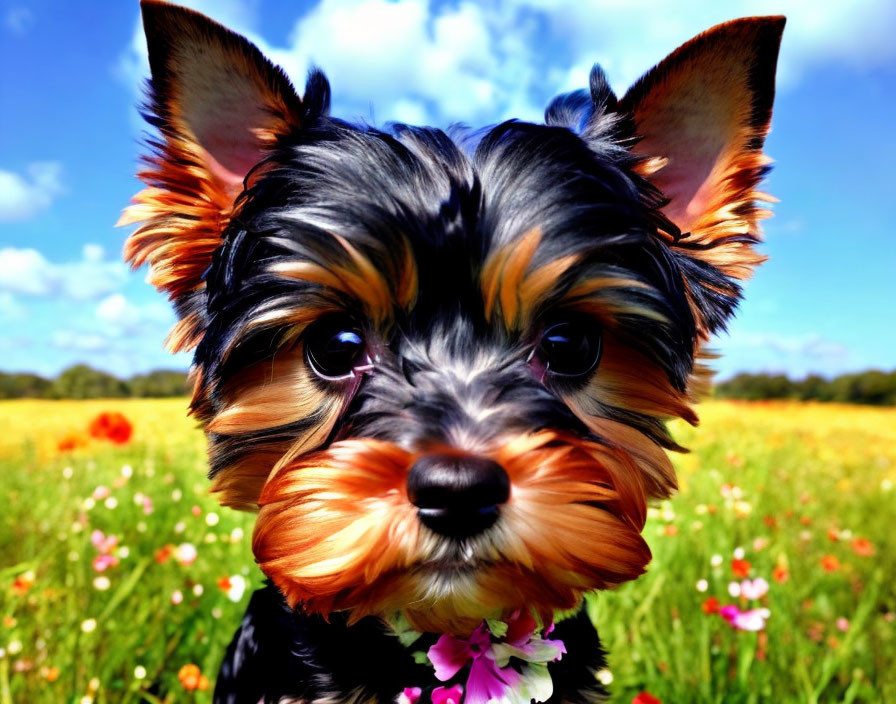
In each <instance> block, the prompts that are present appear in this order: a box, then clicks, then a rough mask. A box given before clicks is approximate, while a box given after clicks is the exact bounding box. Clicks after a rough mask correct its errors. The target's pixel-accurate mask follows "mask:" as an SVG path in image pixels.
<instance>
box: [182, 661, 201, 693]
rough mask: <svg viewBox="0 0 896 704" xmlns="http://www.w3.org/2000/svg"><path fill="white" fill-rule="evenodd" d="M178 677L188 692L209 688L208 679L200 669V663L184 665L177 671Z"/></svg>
mask: <svg viewBox="0 0 896 704" xmlns="http://www.w3.org/2000/svg"><path fill="white" fill-rule="evenodd" d="M177 679H179V680H180V683H181V684H182V685H183V688H184V689H186V690H187V691H188V692H192V691H194V690H197V689H199V690H205V689H208V680H207V679H206V677H205V675H203V674H202V672H200V670H199V666H198V665H193V664H192V663H191V664H189V665H184V666H183V667H182V668H180V670H178V671H177Z"/></svg>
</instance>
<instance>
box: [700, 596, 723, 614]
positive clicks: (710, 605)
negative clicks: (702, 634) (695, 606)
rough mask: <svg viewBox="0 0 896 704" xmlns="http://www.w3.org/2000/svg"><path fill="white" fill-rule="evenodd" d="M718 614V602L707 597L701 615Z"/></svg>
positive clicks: (712, 597)
mask: <svg viewBox="0 0 896 704" xmlns="http://www.w3.org/2000/svg"><path fill="white" fill-rule="evenodd" d="M718 612H719V600H718V599H716V598H715V597H714V596H711V597H709V598H708V599H707V600H706V601H704V602H703V613H705V614H717V613H718Z"/></svg>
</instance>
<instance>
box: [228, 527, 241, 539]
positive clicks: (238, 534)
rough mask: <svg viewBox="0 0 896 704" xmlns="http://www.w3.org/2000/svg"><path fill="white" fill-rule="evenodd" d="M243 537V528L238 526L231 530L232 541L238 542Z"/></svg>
mask: <svg viewBox="0 0 896 704" xmlns="http://www.w3.org/2000/svg"><path fill="white" fill-rule="evenodd" d="M242 539H243V529H242V528H240V527H239V526H237V527H236V528H234V529H233V530H232V531H230V542H232V543H238V542H240V541H241V540H242Z"/></svg>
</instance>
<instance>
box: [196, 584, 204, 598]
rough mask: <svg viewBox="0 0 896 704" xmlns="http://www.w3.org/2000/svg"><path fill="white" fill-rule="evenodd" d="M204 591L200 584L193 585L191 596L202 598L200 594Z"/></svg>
mask: <svg viewBox="0 0 896 704" xmlns="http://www.w3.org/2000/svg"><path fill="white" fill-rule="evenodd" d="M204 591H205V587H203V586H202V585H201V584H194V585H193V596H202V593H203V592H204Z"/></svg>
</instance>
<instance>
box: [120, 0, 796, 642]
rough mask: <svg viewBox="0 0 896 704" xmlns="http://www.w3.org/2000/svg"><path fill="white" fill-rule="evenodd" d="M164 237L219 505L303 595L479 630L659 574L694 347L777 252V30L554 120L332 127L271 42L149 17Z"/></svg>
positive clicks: (152, 214) (151, 250)
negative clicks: (658, 545)
mask: <svg viewBox="0 0 896 704" xmlns="http://www.w3.org/2000/svg"><path fill="white" fill-rule="evenodd" d="M143 12H144V24H145V27H146V33H147V39H148V43H149V50H150V64H151V68H152V75H153V77H152V82H151V91H150V100H149V106H148V112H149V119H150V121H151V122H152V123H153V124H154V125H155V126H157V127H158V128H159V130H160V133H161V139H159V140H158V141H157V142H154V143H153V145H152V146H153V148H154V153H153V154H152V155H151V156H150V157H148V158H147V168H146V170H145V171H144V173H143V174H142V178H143V179H144V181H146V183H147V185H148V188H147V189H146V190H144V191H143V192H141V193H140V194H139V195H138V196H137V198H136V199H135V205H134V206H132V207H131V208H130V209H129V210H128V211H127V213H126V215H125V218H123V219H124V220H125V221H127V222H143V223H144V224H143V225H142V226H141V227H140V228H139V229H138V230H137V231H136V232H135V233H134V235H132V236H131V238H130V239H129V241H128V244H127V247H126V256H127V258H128V259H129V260H130V261H131V262H132V263H133V264H135V265H139V264H141V263H143V262H144V261H147V262H149V264H150V267H151V280H152V281H153V283H155V284H156V285H157V286H158V287H159V288H160V289H162V290H164V291H167V292H168V293H169V294H170V295H171V297H172V299H173V301H174V303H175V306H176V308H177V310H178V313H179V314H180V317H181V321H180V323H179V324H178V325H177V327H176V328H175V330H174V331H173V332H172V336H171V338H170V344H171V346H172V348H174V349H180V350H183V349H190V348H194V347H195V371H194V373H195V392H194V399H193V410H194V413H195V414H196V415H197V416H198V417H199V418H200V419H201V421H202V422H203V424H204V426H205V429H206V431H207V434H208V438H209V446H210V457H211V465H212V467H211V474H212V481H213V488H214V490H215V491H217V492H219V495H220V497H221V499H222V502H223V503H225V504H228V505H232V506H235V507H238V508H243V509H250V510H258V509H260V511H259V516H258V521H257V524H256V529H255V535H254V540H253V549H254V552H255V556H256V559H257V560H258V562H259V564H260V566H261V568H262V570H263V571H264V572H265V573H266V574H267V575H268V576H270V577H271V578H272V579H273V581H274V582H275V583H276V584H277V586H278V587H279V588H280V590H281V591H282V592H283V594H284V595H285V597H286V599H287V601H288V602H289V603H290V605H292V606H296V607H301V608H304V609H305V610H307V611H310V612H321V613H329V612H332V611H336V610H350V611H351V612H352V615H353V617H361V616H364V615H368V614H390V613H393V612H403V613H404V614H405V615H406V616H407V617H408V618H409V619H410V620H411V622H412V623H413V624H414V625H415V626H416V627H418V628H420V629H422V630H429V631H437V632H443V631H450V632H455V633H467V632H469V631H470V630H471V629H472V628H473V627H474V626H475V625H476V624H478V623H479V622H480V621H481V619H482V618H485V617H501V616H502V615H505V614H507V613H509V612H510V611H513V610H514V609H518V608H521V607H526V608H533V609H535V610H537V611H539V612H541V613H542V614H543V615H544V616H545V617H546V618H550V614H551V613H552V612H553V611H554V610H555V609H562V608H569V607H572V606H574V605H575V604H576V603H577V601H578V600H579V598H580V597H581V595H582V594H583V593H584V592H585V591H587V590H590V589H594V588H605V587H607V586H611V585H614V584H618V583H620V582H623V581H625V580H629V579H632V578H634V577H636V576H638V575H639V574H641V573H642V572H643V571H644V569H645V566H646V564H647V563H648V561H649V559H650V552H649V550H648V548H647V545H646V543H645V542H644V540H643V538H642V537H641V535H640V531H641V529H642V527H643V524H644V519H645V513H646V502H647V500H649V499H651V498H657V497H665V496H668V495H669V494H670V492H671V491H672V490H673V489H674V488H675V478H674V473H673V470H672V467H671V465H670V463H669V460H668V459H667V457H666V454H665V451H664V449H669V448H674V447H675V444H674V442H673V441H672V440H671V439H670V437H669V436H668V435H667V434H666V432H665V429H664V422H665V420H667V419H669V418H673V417H680V418H684V419H686V420H688V421H690V422H695V421H696V416H695V415H694V413H693V412H692V410H691V409H690V407H689V402H690V401H691V400H692V399H693V397H694V395H695V393H696V391H697V389H696V388H695V385H696V384H699V379H698V377H699V371H700V368H699V365H698V364H697V358H698V356H699V354H700V348H701V345H702V344H703V343H704V342H705V341H706V339H707V338H708V336H709V335H710V334H711V333H712V332H714V331H715V330H717V329H719V328H720V327H721V326H723V325H724V322H725V320H726V319H727V318H728V316H729V315H730V314H731V312H732V310H733V309H734V307H735V305H736V303H737V301H738V298H739V288H738V286H737V284H736V283H735V281H734V280H735V279H739V278H744V277H745V276H747V275H748V274H749V271H750V269H751V267H752V266H753V265H755V264H756V263H758V262H759V261H760V257H759V256H758V255H757V254H756V253H755V252H754V251H753V250H752V245H754V244H755V243H756V242H757V240H758V227H757V220H758V219H759V218H760V217H761V216H762V211H760V210H758V209H757V208H756V207H755V204H754V201H755V200H758V199H761V194H759V193H757V192H756V191H755V187H756V185H757V183H758V182H759V180H760V179H761V177H762V175H763V171H764V168H765V164H766V160H765V159H764V157H763V156H762V153H761V147H762V142H763V138H764V135H765V133H766V130H767V126H768V121H769V117H770V112H771V101H772V95H773V86H774V65H775V58H776V55H777V47H778V42H779V39H780V33H781V29H782V27H783V20H781V19H779V18H756V19H749V20H740V21H736V22H732V23H729V24H727V25H722V26H720V27H718V28H716V29H714V30H711V31H710V32H708V33H706V34H704V35H701V36H700V37H698V38H697V39H695V40H693V41H692V42H690V43H688V44H686V45H685V46H684V47H682V48H681V49H679V50H678V51H677V52H675V53H674V54H673V55H672V56H670V57H669V58H668V59H666V61H664V62H663V63H662V64H660V65H659V66H658V67H656V68H655V69H654V70H653V71H651V72H650V73H648V74H647V75H646V76H645V77H644V78H643V79H642V80H641V81H639V82H638V83H637V84H636V85H635V87H634V88H632V89H631V90H630V91H629V92H628V93H627V94H626V96H625V97H624V98H622V99H621V100H619V101H617V99H616V97H615V96H614V95H613V94H612V92H611V91H610V89H609V87H608V86H607V83H606V80H605V79H604V77H603V74H602V73H601V72H600V70H599V69H595V71H593V72H592V76H591V86H590V91H587V92H586V91H581V92H578V93H573V94H569V95H565V96H561V97H559V98H557V99H555V100H554V101H553V103H552V104H551V105H550V106H549V108H548V110H547V112H546V119H545V124H543V125H533V124H527V123H520V122H508V123H504V124H501V125H498V126H495V127H489V128H485V129H481V130H470V129H466V128H454V129H451V130H449V131H448V132H447V133H446V132H443V131H440V130H436V129H428V128H427V129H424V128H415V127H408V126H394V127H392V128H390V129H388V130H387V131H381V130H377V129H373V128H370V127H366V126H355V125H351V124H348V123H345V122H342V121H339V120H335V119H333V118H330V117H329V116H328V114H327V113H328V105H329V86H328V85H327V83H326V79H324V78H323V76H322V75H321V74H320V73H316V72H315V73H312V74H311V76H310V77H309V80H308V83H307V86H306V89H305V94H304V96H303V97H302V98H299V97H298V96H297V95H296V93H295V92H294V91H293V89H292V87H291V85H290V84H289V82H288V81H287V80H286V79H285V77H284V76H283V74H282V73H281V72H280V71H279V70H278V69H276V68H275V67H273V66H272V65H271V64H269V63H268V62H267V61H266V60H265V59H264V58H263V57H262V56H261V54H260V53H259V52H258V51H257V49H255V47H253V46H252V45H251V44H249V43H248V42H246V41H245V40H244V39H242V38H241V37H238V36H237V35H234V34H232V33H230V32H228V31H227V30H225V29H224V28H222V27H220V26H219V25H217V24H215V23H213V22H211V21H210V20H208V19H207V18H204V17H202V16H201V15H198V14H196V13H193V12H190V11H188V10H184V9H181V8H176V7H173V6H169V5H164V4H162V3H159V2H144V6H143Z"/></svg>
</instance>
